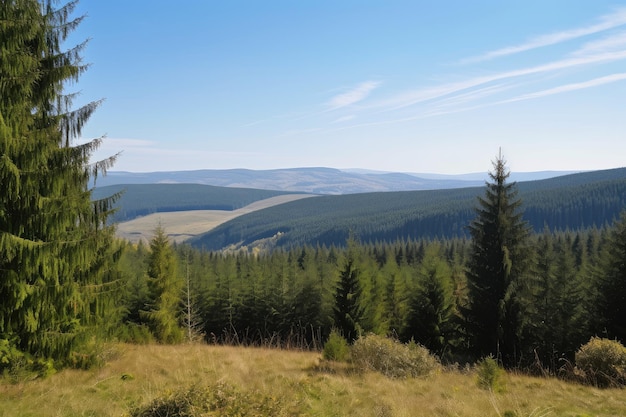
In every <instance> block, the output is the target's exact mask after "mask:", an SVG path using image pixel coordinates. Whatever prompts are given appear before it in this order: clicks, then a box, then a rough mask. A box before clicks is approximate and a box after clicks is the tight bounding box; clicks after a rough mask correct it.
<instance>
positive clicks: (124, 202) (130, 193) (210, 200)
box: [93, 184, 294, 222]
mask: <svg viewBox="0 0 626 417" xmlns="http://www.w3.org/2000/svg"><path fill="white" fill-rule="evenodd" d="M119 192H122V195H121V197H120V198H119V200H118V201H117V203H116V204H115V207H116V208H117V212H116V213H115V215H114V217H113V219H112V220H113V221H116V222H122V221H126V220H131V219H134V218H136V217H139V216H145V215H148V214H152V213H163V212H175V211H188V210H226V211H232V210H237V209H240V208H242V207H245V206H247V205H249V204H251V203H253V202H255V201H259V200H264V199H267V198H271V197H276V196H279V195H285V194H294V193H291V192H286V191H273V190H258V189H250V188H227V187H215V186H211V185H201V184H118V185H110V186H105V187H98V188H96V189H95V190H94V192H93V198H94V199H96V200H97V199H100V198H103V197H105V196H110V195H113V194H116V193H119Z"/></svg>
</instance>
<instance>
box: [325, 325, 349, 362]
mask: <svg viewBox="0 0 626 417" xmlns="http://www.w3.org/2000/svg"><path fill="white" fill-rule="evenodd" d="M349 353H350V347H349V346H348V342H347V340H346V339H344V338H343V336H341V335H340V334H339V332H338V331H337V330H333V331H331V332H330V336H328V340H327V341H326V343H325V344H324V350H323V352H322V354H323V357H324V359H326V360H329V361H338V362H343V361H345V360H346V359H348V355H349Z"/></svg>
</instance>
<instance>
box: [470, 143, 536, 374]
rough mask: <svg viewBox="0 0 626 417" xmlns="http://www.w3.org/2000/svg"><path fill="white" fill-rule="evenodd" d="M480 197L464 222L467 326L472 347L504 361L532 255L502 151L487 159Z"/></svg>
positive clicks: (513, 359)
mask: <svg viewBox="0 0 626 417" xmlns="http://www.w3.org/2000/svg"><path fill="white" fill-rule="evenodd" d="M493 167H494V171H493V172H490V173H489V176H490V178H491V180H492V182H488V183H487V184H486V191H485V196H484V198H481V197H479V199H478V203H479V208H477V210H476V211H477V216H476V218H475V219H474V220H473V221H472V223H471V225H470V226H469V230H470V233H471V237H472V242H471V254H470V259H469V265H468V271H467V280H468V296H469V309H468V311H466V319H467V321H468V324H467V325H468V331H469V332H470V334H471V339H472V340H471V342H472V345H473V348H474V353H475V354H476V355H478V356H485V355H494V356H498V357H499V358H500V359H501V360H502V361H503V363H504V364H505V365H507V366H510V365H513V364H515V363H517V361H518V360H519V355H520V353H521V352H520V348H521V346H520V336H521V332H522V328H523V309H524V307H525V306H524V302H523V297H524V289H525V285H526V282H525V279H526V277H527V272H528V268H529V266H530V261H531V259H532V256H531V251H530V246H529V244H528V237H529V227H528V226H527V224H526V223H525V222H524V221H523V219H522V213H521V212H520V206H521V204H522V202H521V200H519V199H518V198H517V191H516V187H515V183H507V178H508V177H509V171H508V169H507V168H506V162H505V160H504V159H503V157H502V155H501V154H500V155H498V158H497V159H496V161H495V162H493Z"/></svg>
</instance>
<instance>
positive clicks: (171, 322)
mask: <svg viewBox="0 0 626 417" xmlns="http://www.w3.org/2000/svg"><path fill="white" fill-rule="evenodd" d="M183 286H184V282H183V280H182V279H181V278H180V276H179V275H178V267H177V263H176V257H175V255H174V250H173V249H172V247H171V245H170V242H169V239H168V237H167V234H165V230H164V229H163V227H161V226H160V225H159V226H157V228H156V230H155V233H154V237H153V238H152V240H151V241H150V256H149V257H148V288H149V289H150V301H149V303H148V306H147V307H148V309H147V310H146V311H144V313H143V315H144V316H145V318H146V319H147V320H148V325H149V326H150V328H151V330H152V332H153V334H154V336H155V337H156V338H157V340H159V341H160V342H163V343H177V342H180V341H181V340H182V339H183V336H184V334H183V329H182V328H181V327H180V322H179V317H180V313H181V311H180V306H181V302H182V291H183Z"/></svg>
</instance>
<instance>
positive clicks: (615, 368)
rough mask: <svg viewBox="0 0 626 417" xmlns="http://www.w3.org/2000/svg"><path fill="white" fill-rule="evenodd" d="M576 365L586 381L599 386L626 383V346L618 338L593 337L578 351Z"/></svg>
mask: <svg viewBox="0 0 626 417" xmlns="http://www.w3.org/2000/svg"><path fill="white" fill-rule="evenodd" d="M576 367H577V369H579V370H580V371H582V372H583V374H584V379H585V382H587V383H590V384H595V385H598V386H602V387H606V386H614V385H624V384H625V383H626V347H624V346H623V345H622V344H621V343H619V342H618V341H616V340H609V339H602V338H598V337H592V338H591V340H589V342H587V343H586V344H584V345H583V346H581V347H580V349H578V351H577V352H576Z"/></svg>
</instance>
